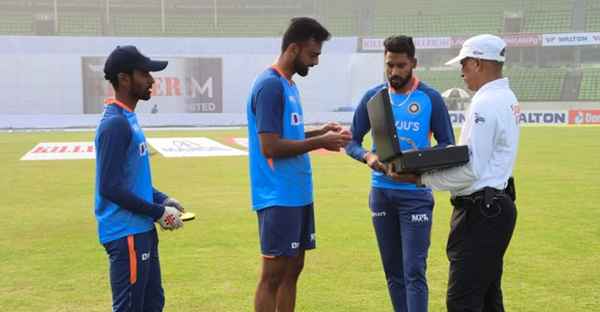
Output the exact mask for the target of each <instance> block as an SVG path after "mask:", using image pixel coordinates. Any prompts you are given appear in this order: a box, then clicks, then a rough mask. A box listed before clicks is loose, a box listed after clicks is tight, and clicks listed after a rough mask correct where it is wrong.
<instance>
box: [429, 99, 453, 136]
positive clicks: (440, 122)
mask: <svg viewBox="0 0 600 312" xmlns="http://www.w3.org/2000/svg"><path fill="white" fill-rule="evenodd" d="M429 98H430V99H431V106H432V107H431V131H432V132H433V137H434V138H435V140H436V141H437V145H436V147H446V146H448V145H454V144H455V138H454V130H453V129H452V121H451V120H450V114H449V113H448V108H447V107H446V104H445V103H444V99H442V96H441V95H440V94H439V93H438V92H432V93H430V94H429Z"/></svg>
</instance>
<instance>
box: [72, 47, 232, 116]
mask: <svg viewBox="0 0 600 312" xmlns="http://www.w3.org/2000/svg"><path fill="white" fill-rule="evenodd" d="M153 59H157V60H166V61H169V65H168V66H167V68H165V69H164V70H163V71H159V72H151V73H150V74H152V76H153V77H154V84H153V85H152V97H151V99H150V100H149V101H147V102H144V101H140V102H139V103H138V106H137V107H136V112H138V113H158V114H160V113H222V112H223V79H222V78H223V64H222V59H221V58H212V57H179V58H172V57H166V58H163V57H153ZM104 62H106V57H82V59H81V67H82V74H83V112H84V114H98V113H101V112H102V111H103V109H104V100H106V99H109V98H112V97H114V94H115V93H114V92H115V91H114V89H113V87H112V85H110V83H109V82H108V81H107V80H105V79H104Z"/></svg>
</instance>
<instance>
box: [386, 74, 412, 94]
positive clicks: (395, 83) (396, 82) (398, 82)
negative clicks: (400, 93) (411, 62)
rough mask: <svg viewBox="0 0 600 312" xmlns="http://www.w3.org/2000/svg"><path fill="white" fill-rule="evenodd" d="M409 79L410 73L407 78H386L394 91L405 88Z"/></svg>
mask: <svg viewBox="0 0 600 312" xmlns="http://www.w3.org/2000/svg"><path fill="white" fill-rule="evenodd" d="M411 78H412V73H410V74H408V76H406V78H402V77H400V76H392V77H388V81H389V82H390V86H391V87H392V88H393V89H394V90H400V89H402V88H404V86H406V84H407V83H408V82H409V81H410V79H411Z"/></svg>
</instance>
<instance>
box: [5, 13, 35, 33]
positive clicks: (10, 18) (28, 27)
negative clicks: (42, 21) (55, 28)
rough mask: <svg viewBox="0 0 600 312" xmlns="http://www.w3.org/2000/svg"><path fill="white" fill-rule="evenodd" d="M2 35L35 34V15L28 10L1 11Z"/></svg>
mask: <svg viewBox="0 0 600 312" xmlns="http://www.w3.org/2000/svg"><path fill="white" fill-rule="evenodd" d="M0 20H1V21H2V22H0V35H11V36H28V35H33V34H35V31H34V25H33V22H34V20H33V15H32V14H31V13H27V12H14V11H0Z"/></svg>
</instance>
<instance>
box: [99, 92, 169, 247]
mask: <svg viewBox="0 0 600 312" xmlns="http://www.w3.org/2000/svg"><path fill="white" fill-rule="evenodd" d="M95 145H96V189H95V193H96V195H95V214H96V220H97V221H98V236H99V238H100V243H101V244H105V243H108V242H110V241H113V240H116V239H119V238H122V237H125V236H128V235H133V234H139V233H144V232H147V231H150V230H152V229H154V220H155V219H158V218H160V217H161V216H162V215H163V213H164V211H165V208H164V206H163V205H161V204H157V203H162V202H163V201H164V200H165V199H166V198H167V195H165V194H163V193H161V192H159V191H158V190H156V189H154V188H153V187H152V177H151V175H150V161H149V157H148V145H147V143H146V137H145V136H144V132H143V131H142V129H141V128H140V126H139V124H138V122H137V117H136V115H135V113H134V112H133V111H131V110H129V108H127V107H126V106H125V105H124V104H122V103H120V102H118V101H114V100H113V101H112V102H110V103H109V104H108V105H106V108H105V109H104V112H103V113H102V118H101V120H100V124H99V125H98V128H97V130H96V138H95Z"/></svg>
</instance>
